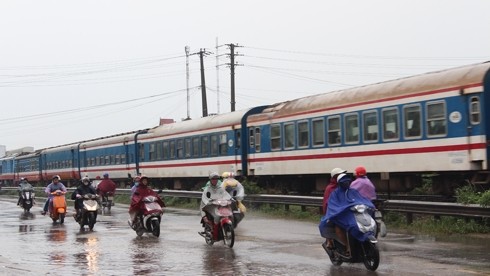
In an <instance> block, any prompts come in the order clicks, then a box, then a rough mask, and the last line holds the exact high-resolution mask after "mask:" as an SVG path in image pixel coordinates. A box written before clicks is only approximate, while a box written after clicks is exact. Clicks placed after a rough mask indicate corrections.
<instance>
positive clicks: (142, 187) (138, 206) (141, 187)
mask: <svg viewBox="0 0 490 276" xmlns="http://www.w3.org/2000/svg"><path fill="white" fill-rule="evenodd" d="M147 196H154V197H156V198H157V201H156V202H158V204H160V206H161V207H165V202H163V200H162V199H161V198H160V196H159V195H158V193H156V192H155V191H153V190H152V189H151V188H150V187H149V186H148V177H147V176H145V175H142V176H141V177H140V183H139V184H138V186H137V187H136V189H135V191H134V194H133V196H132V197H131V205H130V206H129V224H130V225H131V227H133V226H134V225H135V220H136V217H137V215H138V213H139V212H141V210H142V209H143V208H144V206H142V204H143V199H144V198H145V197H147Z"/></svg>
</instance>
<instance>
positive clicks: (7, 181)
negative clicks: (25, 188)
mask: <svg viewBox="0 0 490 276" xmlns="http://www.w3.org/2000/svg"><path fill="white" fill-rule="evenodd" d="M16 156H17V154H15V155H6V156H4V157H2V158H0V184H1V185H2V186H12V185H14V178H15V165H14V160H15V157H16Z"/></svg>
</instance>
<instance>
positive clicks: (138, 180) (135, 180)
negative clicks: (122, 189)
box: [131, 176, 141, 197]
mask: <svg viewBox="0 0 490 276" xmlns="http://www.w3.org/2000/svg"><path fill="white" fill-rule="evenodd" d="M140 179H141V177H140V176H135V177H134V179H133V186H132V187H131V197H132V196H133V194H134V192H135V191H136V189H137V188H138V185H139V184H140Z"/></svg>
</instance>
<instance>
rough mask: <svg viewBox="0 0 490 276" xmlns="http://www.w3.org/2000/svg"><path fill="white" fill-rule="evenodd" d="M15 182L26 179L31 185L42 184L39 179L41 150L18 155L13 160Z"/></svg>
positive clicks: (40, 178)
mask: <svg viewBox="0 0 490 276" xmlns="http://www.w3.org/2000/svg"><path fill="white" fill-rule="evenodd" d="M15 163H16V165H15V167H16V177H15V178H16V180H19V179H20V178H27V179H28V181H29V182H30V183H31V184H37V183H42V177H41V169H40V164H41V150H37V151H35V152H32V153H25V154H21V155H19V156H18V157H17V158H16V159H15Z"/></svg>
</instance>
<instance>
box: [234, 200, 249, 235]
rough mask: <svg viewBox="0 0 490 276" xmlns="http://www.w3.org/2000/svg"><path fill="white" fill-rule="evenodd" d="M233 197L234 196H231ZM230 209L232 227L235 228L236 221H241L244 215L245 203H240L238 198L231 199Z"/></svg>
mask: <svg viewBox="0 0 490 276" xmlns="http://www.w3.org/2000/svg"><path fill="white" fill-rule="evenodd" d="M233 199H234V198H233ZM231 210H233V211H232V212H233V221H232V222H233V228H236V227H237V226H238V223H239V222H240V221H242V219H243V218H244V217H245V211H246V210H247V209H246V208H245V205H243V203H241V202H240V201H238V200H233V201H232V202H231Z"/></svg>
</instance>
